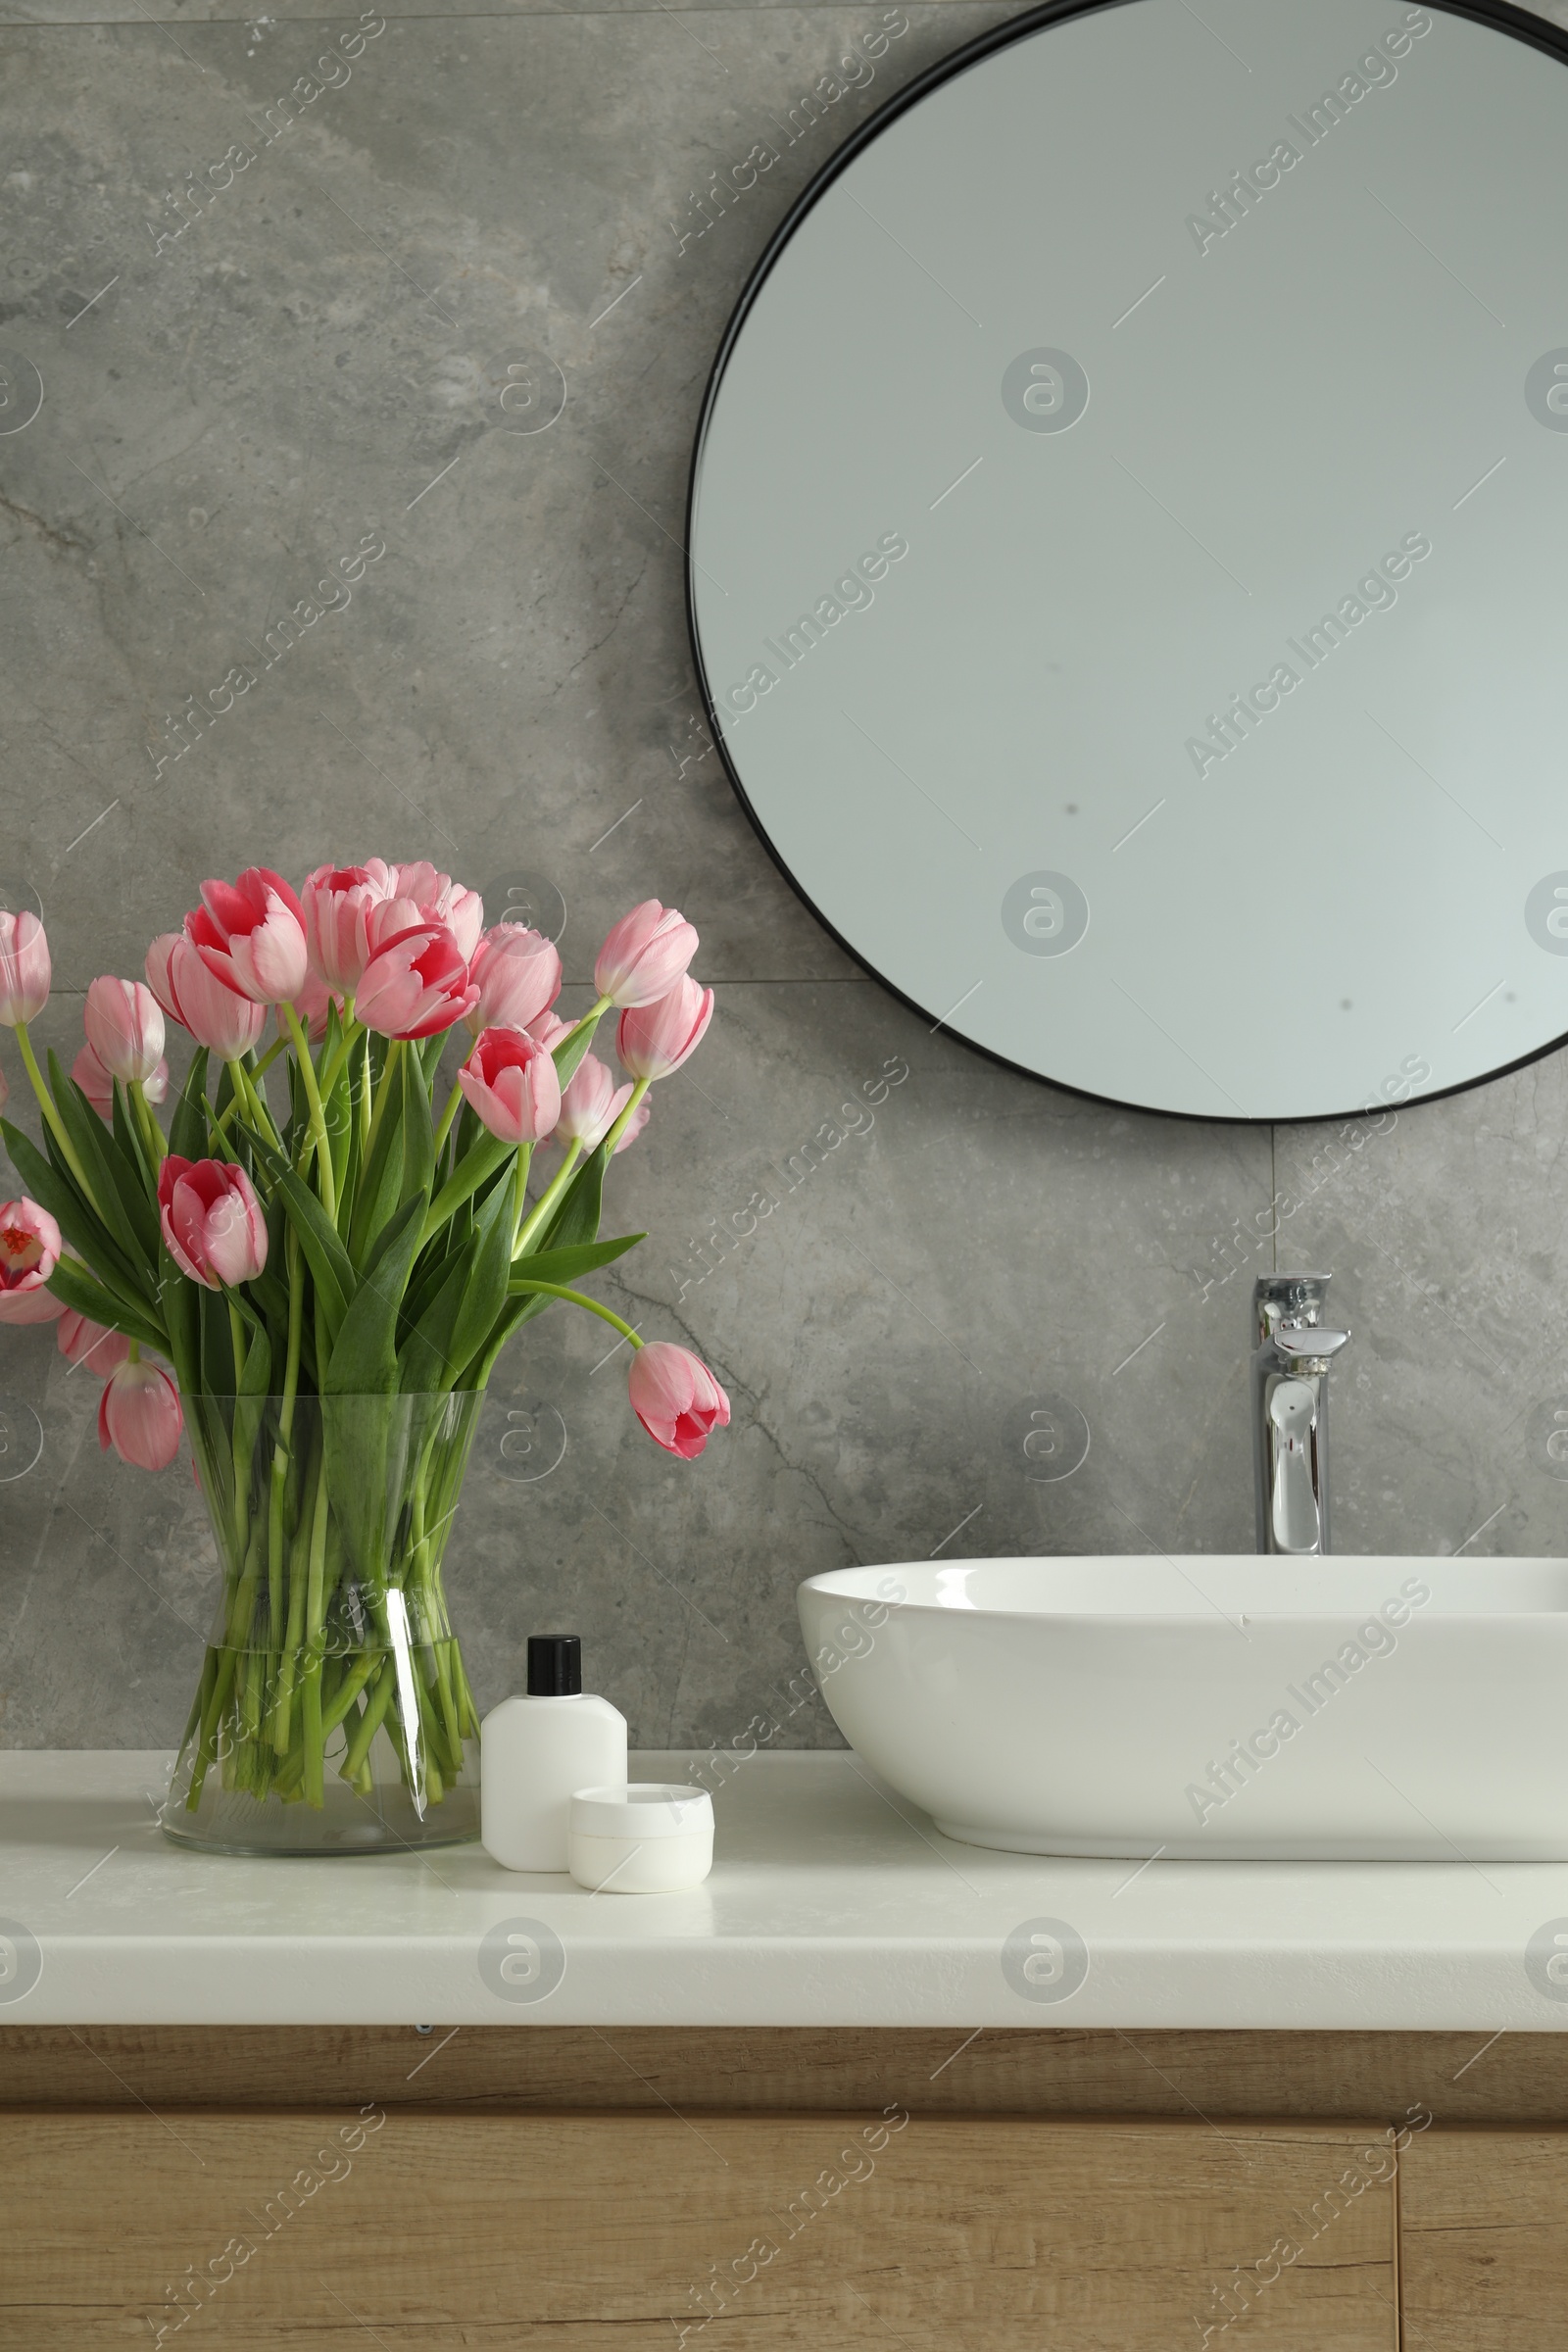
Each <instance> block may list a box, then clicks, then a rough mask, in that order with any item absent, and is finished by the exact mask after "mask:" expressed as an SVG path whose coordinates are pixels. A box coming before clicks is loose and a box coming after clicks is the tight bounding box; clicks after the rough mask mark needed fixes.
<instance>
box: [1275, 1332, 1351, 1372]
mask: <svg viewBox="0 0 1568 2352" xmlns="http://www.w3.org/2000/svg"><path fill="white" fill-rule="evenodd" d="M1349 1337H1350V1335H1349V1333H1348V1331H1323V1330H1320V1329H1319V1327H1318V1326H1317V1325H1316V1324H1315V1323H1294V1324H1293V1323H1277V1324H1276V1325H1275V1327H1274V1345H1275V1347H1276V1348H1278V1349H1279V1351H1280V1353H1281V1355H1284V1356H1289V1358H1290V1360H1291V1362H1292V1363H1293V1364H1298V1363H1300V1362H1301V1361H1302V1360H1303V1359H1306V1358H1310V1357H1313V1356H1321V1357H1323V1358H1324V1359H1325V1360H1327V1358H1328V1357H1329V1356H1331V1355H1338V1354H1339V1352H1340V1349H1341V1348H1344V1347H1346V1346H1347V1345H1348V1342H1349Z"/></svg>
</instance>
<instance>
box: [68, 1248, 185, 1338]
mask: <svg viewBox="0 0 1568 2352" xmlns="http://www.w3.org/2000/svg"><path fill="white" fill-rule="evenodd" d="M44 1287H45V1289H47V1290H49V1291H51V1292H52V1293H53V1294H54V1296H55V1298H57V1299H64V1300H65V1302H66V1304H67V1305H68V1306H69V1307H72V1308H73V1309H74V1311H75V1312H76V1313H77V1314H78V1315H85V1316H86V1317H87V1318H88V1320H89V1321H90V1322H93V1323H102V1324H105V1325H106V1326H107V1327H108V1328H109V1329H110V1330H111V1331H123V1333H124V1335H125V1337H126V1339H127V1340H134V1341H136V1343H137V1344H138V1346H140V1347H142V1348H157V1350H158V1352H159V1354H160V1355H167V1354H168V1353H169V1341H168V1338H167V1337H166V1335H165V1334H164V1332H163V1331H162V1330H161V1329H160V1328H159V1326H158V1324H157V1323H155V1322H153V1321H152V1320H151V1318H150V1317H148V1316H145V1315H137V1314H133V1313H132V1312H131V1310H130V1309H129V1307H127V1306H123V1305H122V1304H121V1301H120V1300H119V1299H117V1298H115V1297H114V1295H113V1293H112V1292H109V1291H106V1290H105V1289H104V1287H103V1285H102V1284H101V1283H97V1282H94V1280H93V1279H92V1276H91V1275H90V1274H89V1273H87V1271H86V1269H85V1268H84V1267H82V1266H78V1265H77V1264H76V1262H75V1260H74V1259H73V1258H70V1257H63V1258H62V1259H61V1260H60V1263H59V1264H58V1265H57V1266H56V1268H55V1270H54V1272H53V1273H52V1274H51V1275H50V1277H49V1280H48V1282H47V1283H46V1284H45V1286H44Z"/></svg>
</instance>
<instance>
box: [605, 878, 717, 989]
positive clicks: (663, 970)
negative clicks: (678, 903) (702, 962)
mask: <svg viewBox="0 0 1568 2352" xmlns="http://www.w3.org/2000/svg"><path fill="white" fill-rule="evenodd" d="M696 953H697V933H696V931H695V930H694V929H693V928H692V926H691V924H690V923H689V922H688V921H687V920H686V917H685V916H684V915H683V914H678V913H677V912H676V910H675V908H674V907H661V905H660V904H659V901H658V900H657V899H645V900H644V901H643V903H642V905H641V906H640V907H633V908H632V910H631V912H630V914H623V915H622V916H621V918H620V920H619V922H618V923H614V924H612V926H611V929H610V932H609V935H608V936H607V938H606V940H605V944H604V946H603V947H602V948H601V949H600V951H599V956H598V960H597V962H596V963H595V965H594V986H595V988H597V989H598V991H599V994H600V995H601V996H602V997H606V998H608V999H609V1001H610V1003H611V1004H612V1005H621V1006H623V1007H624V1006H626V1005H652V1004H654V1003H655V1002H656V1000H657V999H658V998H660V997H667V996H668V994H669V992H670V990H671V989H672V988H673V987H674V985H675V983H676V981H677V980H679V979H680V978H681V976H682V974H683V973H684V972H685V969H686V966H687V965H688V964H689V963H690V962H691V959H692V957H693V956H695V955H696Z"/></svg>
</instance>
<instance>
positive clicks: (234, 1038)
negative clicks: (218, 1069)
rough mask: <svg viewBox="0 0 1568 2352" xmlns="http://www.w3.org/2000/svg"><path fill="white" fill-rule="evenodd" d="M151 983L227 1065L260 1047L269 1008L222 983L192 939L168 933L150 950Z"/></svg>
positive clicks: (178, 1018) (181, 1021) (148, 970)
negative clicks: (256, 1046)
mask: <svg viewBox="0 0 1568 2352" xmlns="http://www.w3.org/2000/svg"><path fill="white" fill-rule="evenodd" d="M145 969H146V973H147V985H148V987H149V988H150V989H151V990H152V992H153V995H154V996H155V997H156V998H157V999H158V1002H159V1004H160V1005H162V1006H163V1007H164V1010H165V1011H166V1012H168V1013H172V1015H173V1017H174V1019H175V1020H176V1021H178V1022H179V1024H180V1026H181V1027H182V1028H185V1029H188V1030H189V1031H190V1033H191V1036H192V1037H193V1038H194V1039H195V1040H196V1043H197V1044H198V1045H199V1046H206V1047H207V1049H208V1051H209V1052H210V1053H213V1054H217V1055H218V1056H219V1058H220V1059H221V1060H222V1061H237V1060H238V1058H239V1056H240V1055H241V1054H248V1053H249V1052H250V1050H251V1048H252V1046H254V1045H256V1044H258V1043H259V1041H260V1039H261V1035H262V1032H263V1030H264V1029H265V1028H266V1027H267V1007H266V1006H265V1005H257V1004H254V1003H253V1002H252V1000H251V999H250V998H249V997H246V996H242V995H240V993H239V992H238V990H236V989H233V988H230V987H229V985H228V982H227V981H226V980H221V979H220V978H219V977H218V975H217V973H216V972H214V971H212V970H211V969H210V968H209V966H208V965H207V964H206V963H205V962H204V961H203V959H202V957H201V956H200V955H199V954H198V952H197V950H196V949H195V948H194V947H193V946H192V945H191V942H190V941H189V940H188V939H185V938H183V937H181V936H180V935H179V934H178V933H173V932H167V931H166V932H165V933H164V934H163V936H162V937H161V938H159V939H155V940H154V941H153V944H152V946H151V947H150V948H149V949H148V951H147V962H146V966H145Z"/></svg>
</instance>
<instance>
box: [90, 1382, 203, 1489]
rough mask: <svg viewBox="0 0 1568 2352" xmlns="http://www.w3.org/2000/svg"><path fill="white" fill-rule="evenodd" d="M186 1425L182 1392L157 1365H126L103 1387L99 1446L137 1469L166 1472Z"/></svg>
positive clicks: (99, 1421)
mask: <svg viewBox="0 0 1568 2352" xmlns="http://www.w3.org/2000/svg"><path fill="white" fill-rule="evenodd" d="M184 1426H185V1421H184V1415H183V1414H182V1413H181V1411H180V1409H179V1391H178V1390H177V1389H176V1388H175V1386H174V1384H173V1382H172V1380H171V1379H170V1377H169V1374H168V1373H167V1372H164V1371H161V1370H160V1369H159V1367H158V1365H157V1364H147V1363H140V1362H138V1363H134V1364H131V1363H124V1364H120V1365H118V1366H117V1367H116V1369H115V1371H114V1372H113V1373H112V1374H111V1376H110V1378H109V1379H108V1381H107V1382H106V1383H105V1384H104V1393H103V1397H102V1398H101V1399H100V1401H99V1405H98V1443H99V1446H101V1447H102V1448H103V1450H104V1451H105V1452H107V1451H108V1450H109V1447H110V1446H113V1447H114V1449H115V1451H116V1452H117V1453H118V1454H119V1456H120V1458H121V1460H122V1461H123V1462H133V1463H134V1464H135V1466H136V1468H137V1469H138V1470H167V1469H168V1467H169V1465H170V1463H171V1462H172V1460H173V1458H174V1456H175V1454H176V1453H177V1452H178V1451H179V1433H180V1431H181V1430H182V1429H183V1427H184Z"/></svg>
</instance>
